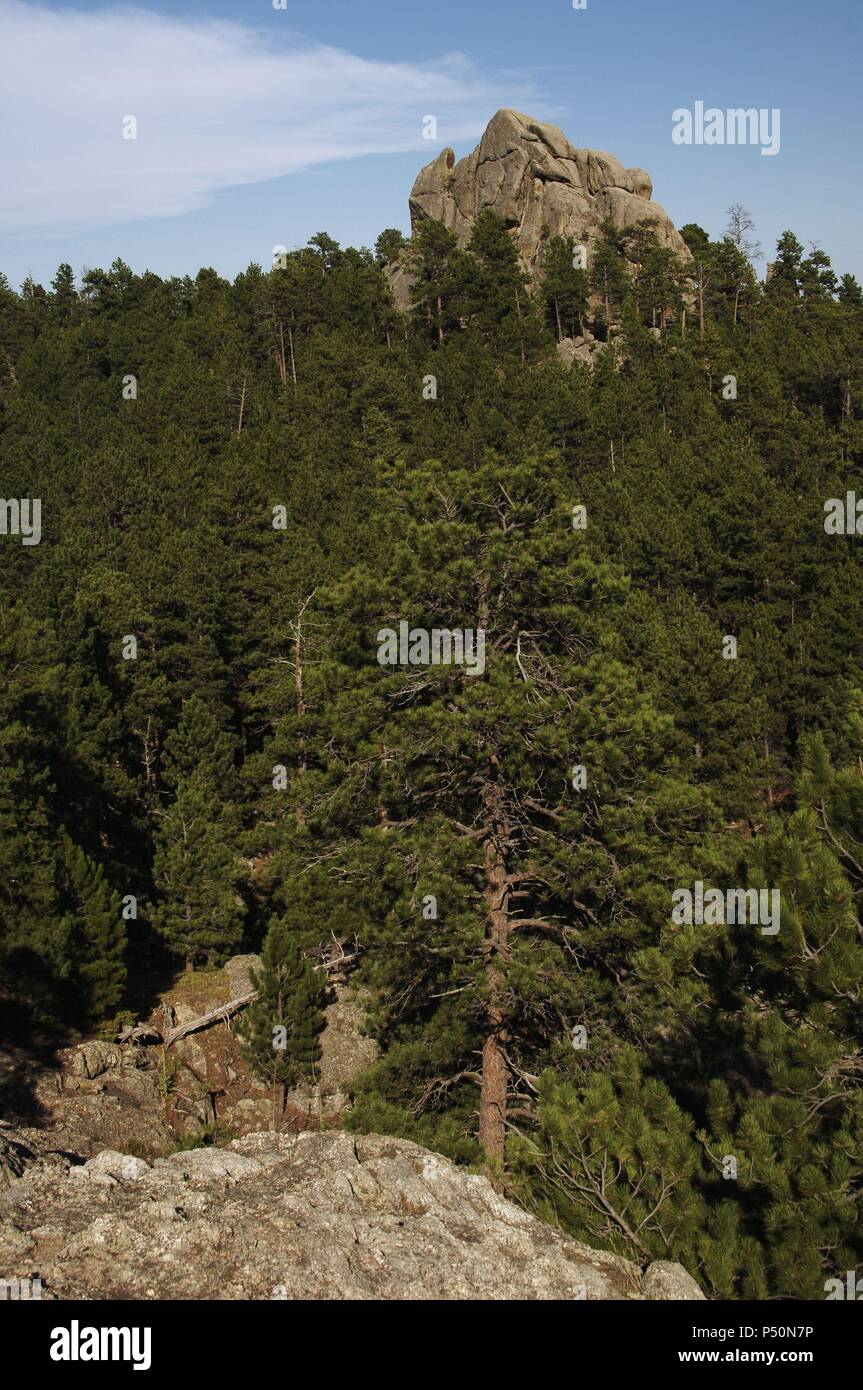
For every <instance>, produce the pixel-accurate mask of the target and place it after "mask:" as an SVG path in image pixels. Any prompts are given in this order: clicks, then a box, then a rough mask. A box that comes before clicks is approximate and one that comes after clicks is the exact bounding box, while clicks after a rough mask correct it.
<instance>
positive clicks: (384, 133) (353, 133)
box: [0, 0, 532, 230]
mask: <svg viewBox="0 0 863 1390" xmlns="http://www.w3.org/2000/svg"><path fill="white" fill-rule="evenodd" d="M263 13H264V14H266V11H264V12H263ZM287 22H288V21H287V20H286V15H285V13H284V12H282V11H272V18H271V19H267V20H266V21H265V23H264V24H263V26H262V27H261V28H257V29H253V28H249V27H248V26H246V25H243V24H236V23H225V22H216V21H207V20H202V19H199V18H188V19H173V18H168V17H166V16H164V15H159V14H155V13H152V12H148V11H146V10H143V9H116V10H109V11H105V10H100V11H99V12H98V13H92V12H90V13H88V12H84V11H70V10H52V9H49V8H45V7H43V6H36V5H30V4H24V3H21V0H0V61H2V80H0V188H2V194H0V227H4V228H7V229H25V228H33V229H36V228H46V227H52V228H57V229H60V228H63V227H66V228H69V229H70V230H71V229H73V228H83V227H93V226H99V225H109V224H112V223H119V222H126V221H130V220H137V219H140V218H148V217H164V216H170V215H176V214H181V213H184V212H190V211H193V210H195V209H196V208H200V207H201V206H203V205H205V204H206V203H207V202H208V201H209V200H210V199H211V198H212V196H213V194H214V193H215V192H216V191H217V190H218V189H220V188H225V187H228V186H230V185H238V184H244V183H257V182H260V181H261V180H264V179H273V178H278V177H280V176H282V175H284V174H290V173H294V172H297V171H298V170H301V169H308V168H310V167H312V166H314V165H316V164H321V163H324V162H327V161H330V160H337V159H351V158H356V157H357V156H360V155H367V154H384V153H394V152H398V151H408V150H412V149H417V150H421V151H422V152H423V153H424V154H425V155H426V156H427V158H429V159H430V158H432V157H433V155H434V152H435V150H436V149H438V148H440V143H438V144H434V145H433V144H430V143H429V142H428V141H426V140H424V139H423V138H422V125H421V122H422V118H423V116H425V115H435V116H436V117H437V119H438V122H439V135H440V142H442V143H444V144H451V143H454V142H457V141H459V140H465V139H469V138H473V137H474V136H475V135H477V134H478V133H479V131H480V130H481V129H482V128H483V126H484V124H485V122H486V121H487V120H488V117H489V116H490V115H491V113H492V112H493V111H494V110H495V109H496V108H497V107H498V106H500V105H517V104H520V103H521V104H524V103H525V102H527V101H529V100H530V98H531V95H532V94H531V93H530V91H529V90H527V88H526V86H525V84H522V85H521V86H520V87H519V88H518V89H515V88H514V87H513V85H512V83H511V82H509V83H508V84H507V85H506V87H505V88H504V86H503V84H502V83H500V82H495V81H494V80H490V79H487V78H485V77H483V75H482V74H481V73H479V72H478V71H477V69H476V68H475V67H474V65H473V64H472V63H471V62H470V61H468V59H466V58H465V57H463V56H462V55H459V54H454V55H453V54H450V55H445V56H443V57H441V58H439V59H437V60H434V61H431V62H416V63H410V62H399V63H394V62H381V61H376V60H373V59H367V58H360V57H357V56H355V55H354V54H351V53H348V52H344V51H342V50H340V49H337V48H332V47H326V46H322V45H320V44H315V43H311V42H309V41H308V40H307V39H304V38H303V37H302V36H299V35H297V34H295V33H292V32H291V31H290V30H288V29H287V28H286V27H285V26H286V23H287ZM126 116H134V117H135V118H136V120H137V129H138V135H137V139H135V140H126V139H123V118H124V117H126Z"/></svg>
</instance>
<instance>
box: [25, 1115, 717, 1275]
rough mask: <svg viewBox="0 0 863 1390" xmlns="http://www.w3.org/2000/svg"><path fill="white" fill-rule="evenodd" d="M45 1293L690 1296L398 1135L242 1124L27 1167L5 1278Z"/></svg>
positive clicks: (662, 1270) (655, 1271)
mask: <svg viewBox="0 0 863 1390" xmlns="http://www.w3.org/2000/svg"><path fill="white" fill-rule="evenodd" d="M31 1274H38V1276H39V1277H40V1279H41V1281H42V1286H43V1293H42V1297H43V1298H73V1299H74V1298H87V1299H101V1298H132V1299H147V1298H161V1299H189V1298H192V1299H194V1298H202V1299H208V1298H209V1299H272V1298H277V1299H280V1298H285V1299H475V1298H481V1299H492V1298H498V1299H583V1298H588V1299H616V1300H627V1299H700V1298H703V1294H702V1293H701V1291H700V1289H699V1288H698V1287H697V1285H696V1284H695V1282H694V1280H693V1279H691V1278H690V1276H689V1275H688V1274H687V1273H686V1272H685V1271H684V1270H683V1269H682V1268H681V1266H680V1265H676V1264H670V1263H667V1262H665V1261H657V1262H655V1263H654V1264H652V1265H651V1266H650V1267H649V1268H648V1270H647V1272H646V1274H644V1275H643V1274H642V1272H641V1270H640V1269H639V1267H638V1266H637V1265H635V1264H632V1263H631V1262H630V1261H628V1260H624V1259H621V1258H620V1257H619V1256H617V1255H611V1254H607V1253H604V1252H602V1251H597V1250H592V1249H590V1248H589V1247H588V1246H585V1245H580V1244H578V1243H577V1242H576V1241H573V1240H569V1239H568V1238H567V1237H566V1236H564V1235H562V1234H561V1233H560V1232H559V1231H556V1230H553V1229H552V1228H551V1227H549V1226H546V1225H544V1224H543V1223H542V1222H541V1221H538V1220H536V1219H535V1218H534V1217H532V1216H530V1215H528V1214H527V1213H526V1212H524V1211H522V1210H521V1209H520V1208H519V1207H516V1206H514V1205H513V1204H512V1203H511V1202H507V1201H505V1200H503V1199H502V1198H501V1197H499V1196H498V1194H497V1193H496V1192H495V1190H494V1188H493V1187H492V1186H491V1184H490V1183H489V1182H488V1181H487V1180H486V1179H485V1178H483V1177H478V1176H475V1175H473V1174H470V1173H468V1172H466V1171H464V1170H463V1169H459V1168H456V1167H455V1166H454V1165H453V1164H451V1163H450V1162H449V1161H448V1160H447V1159H445V1158H442V1157H441V1156H440V1155H439V1154H434V1153H430V1152H429V1151H428V1150H426V1149H422V1148H419V1147H418V1146H417V1145H416V1144H411V1143H408V1142H406V1141H405V1140H401V1139H386V1138H382V1137H380V1136H379V1135H367V1136H363V1137H355V1136H353V1135H349V1134H345V1133H341V1132H329V1133H318V1134H313V1133H304V1134H299V1135H295V1136H275V1135H273V1134H247V1135H245V1136H244V1137H243V1138H242V1139H236V1140H234V1141H233V1143H232V1144H231V1145H230V1146H229V1147H228V1148H225V1149H216V1148H206V1149H195V1150H193V1151H191V1152H190V1153H177V1154H172V1155H171V1156H170V1157H168V1158H159V1159H156V1160H155V1161H154V1162H153V1163H152V1164H150V1163H147V1162H145V1161H144V1160H143V1159H140V1158H133V1157H130V1156H128V1155H123V1154H119V1153H115V1152H113V1151H112V1150H105V1151H103V1152H102V1153H100V1154H98V1155H97V1156H96V1157H95V1158H92V1159H90V1160H89V1161H88V1162H87V1163H84V1164H77V1165H74V1164H73V1165H71V1166H68V1167H66V1168H65V1169H64V1168H63V1167H58V1166H57V1161H56V1158H55V1160H54V1162H53V1164H52V1165H51V1166H47V1165H45V1164H43V1163H39V1162H37V1163H33V1164H31V1165H30V1166H28V1167H26V1168H25V1169H24V1171H23V1173H22V1175H21V1176H20V1177H18V1178H17V1179H15V1180H13V1181H12V1182H11V1184H10V1186H9V1187H8V1188H7V1189H6V1190H5V1191H4V1192H2V1193H0V1277H5V1278H7V1279H11V1278H13V1277H16V1276H17V1277H19V1278H20V1277H26V1276H30V1275H31Z"/></svg>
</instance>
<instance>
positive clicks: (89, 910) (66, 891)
mask: <svg viewBox="0 0 863 1390" xmlns="http://www.w3.org/2000/svg"><path fill="white" fill-rule="evenodd" d="M61 850H62V876H61V885H60V894H59V905H60V910H61V912H63V914H64V916H65V919H66V922H67V926H66V934H67V940H68V948H67V949H68V951H69V954H70V974H71V981H72V984H73V985H74V987H75V988H76V989H77V990H78V991H79V992H80V995H81V998H82V1000H83V1001H84V1009H83V1012H85V1013H86V1016H87V1017H88V1019H89V1020H91V1021H92V1020H95V1019H100V1018H106V1017H108V1016H109V1015H110V1014H111V1013H112V1012H113V1011H114V1010H116V1008H117V1006H118V1005H119V1003H120V1001H121V999H122V997H123V992H124V988H125V983H126V963H125V951H126V929H125V923H124V921H123V917H122V910H121V909H122V904H121V901H120V895H119V893H117V892H115V891H113V890H112V888H111V887H110V885H109V883H108V882H107V879H106V877H105V873H104V870H103V869H102V868H101V866H100V865H98V864H94V863H93V861H92V860H90V859H88V857H87V855H86V854H85V853H84V851H83V850H82V849H81V848H80V847H79V846H77V845H76V844H75V843H74V842H73V840H72V839H71V837H70V836H69V835H68V834H67V833H66V832H65V831H64V832H63V833H62V835H61Z"/></svg>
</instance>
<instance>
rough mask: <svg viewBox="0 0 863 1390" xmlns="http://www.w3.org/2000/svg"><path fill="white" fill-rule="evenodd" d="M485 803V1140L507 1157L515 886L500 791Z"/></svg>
mask: <svg viewBox="0 0 863 1390" xmlns="http://www.w3.org/2000/svg"><path fill="white" fill-rule="evenodd" d="M483 800H484V802H485V804H486V808H487V811H488V815H489V834H488V837H487V839H486V842H485V853H484V860H485V900H486V906H487V909H488V915H487V918H486V937H485V946H486V951H487V957H486V967H485V982H486V988H487V990H488V1001H487V1004H486V1020H485V1021H486V1035H485V1042H484V1044H483V1049H482V1084H481V1087H480V1098H479V1142H480V1145H481V1147H482V1150H483V1153H484V1154H485V1156H486V1158H487V1159H489V1160H491V1161H492V1162H499V1161H500V1160H501V1159H502V1158H503V1150H504V1140H505V1138H506V1102H507V1092H508V1090H509V1067H508V1065H507V1061H506V1042H507V1031H506V1009H505V998H506V983H507V982H506V948H507V939H508V937H509V906H508V898H509V885H508V883H507V871H506V864H505V861H504V856H503V850H502V847H501V845H502V841H503V840H505V838H506V836H505V829H506V827H505V824H504V820H503V815H502V808H501V805H500V788H499V787H498V786H497V785H496V784H495V783H493V782H489V783H487V784H486V787H485V789H484V792H483Z"/></svg>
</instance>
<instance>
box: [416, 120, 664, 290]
mask: <svg viewBox="0 0 863 1390" xmlns="http://www.w3.org/2000/svg"><path fill="white" fill-rule="evenodd" d="M652 196H653V184H652V182H651V179H650V175H649V174H647V173H646V172H645V171H644V170H643V169H637V168H636V169H625V168H624V167H623V165H622V164H621V163H620V160H619V159H616V158H615V156H614V155H613V154H608V153H606V151H604V150H589V149H578V148H576V147H575V146H574V145H572V144H570V142H569V140H568V139H567V138H566V136H565V135H564V134H563V132H562V131H561V130H558V128H557V126H553V125H546V124H544V123H543V122H541V121H536V120H534V119H533V118H532V117H530V116H526V115H524V114H523V113H522V112H520V111H513V110H510V109H508V108H504V109H503V110H501V111H498V112H497V114H496V115H495V116H493V117H492V119H491V121H490V122H489V124H488V126H487V127H486V131H485V134H484V135H483V137H482V140H481V141H480V143H479V145H478V146H477V148H476V149H475V150H474V151H473V152H472V153H471V154H469V155H467V156H466V158H464V159H460V160H459V161H458V162H457V163H456V161H455V156H454V154H453V151H452V150H451V149H445V150H442V151H441V153H440V154H439V155H437V156H436V158H435V159H433V160H432V161H431V163H430V164H427V165H426V166H425V168H424V169H421V170H420V173H419V174H418V176H417V179H416V182H415V183H414V186H413V190H412V192H411V196H410V211H411V225H412V227H413V228H416V225H417V223H418V222H419V221H420V220H421V219H423V218H427V217H428V218H433V219H434V220H435V221H438V222H442V223H443V224H444V226H445V227H448V228H449V229H450V231H452V232H454V233H455V234H456V236H457V237H458V240H459V242H460V244H461V245H464V244H465V243H466V242H467V241H468V239H469V237H470V233H471V229H472V227H473V223H474V222H475V220H476V218H477V217H478V215H479V214H480V212H482V211H483V209H485V208H491V209H492V210H493V211H494V212H495V213H497V215H498V216H499V217H501V218H502V219H503V221H504V222H505V223H506V225H507V227H509V228H510V229H511V232H512V235H513V238H514V240H515V242H516V245H517V246H518V249H519V252H520V254H521V257H522V260H523V261H524V263H525V265H526V266H527V267H528V268H529V269H531V270H533V269H535V268H536V265H537V261H538V257H539V254H540V250H541V245H542V241H543V238H544V237H546V236H548V237H551V236H572V237H574V238H575V239H576V241H577V242H579V243H584V244H585V245H586V246H587V248H588V255H589V250H590V242H591V241H592V239H593V238H594V237H595V236H596V235H597V233H598V232H599V230H600V227H601V224H602V222H603V220H604V219H605V218H607V217H610V218H611V219H612V221H613V222H614V223H615V224H616V225H617V226H618V227H630V226H633V225H634V224H635V223H637V222H639V221H641V220H642V219H644V218H652V219H654V220H655V222H656V234H657V236H658V238H659V240H660V242H661V243H662V244H663V245H664V246H669V247H670V248H671V249H672V250H673V251H675V252H676V254H677V255H678V256H679V257H680V258H681V260H685V261H688V260H690V259H691V256H690V252H689V250H688V248H687V246H686V243H685V242H684V240H683V238H682V237H681V236H680V234H679V232H678V231H677V230H676V229H675V227H674V225H673V224H672V222H671V219H670V218H669V216H668V214H667V213H666V211H665V209H664V208H663V207H661V206H660V205H659V203H654V202H653V201H652ZM391 281H392V283H393V288H394V292H395V293H396V297H397V299H399V300H401V301H402V302H404V299H405V296H406V294H407V293H408V287H407V285H406V284H405V283H404V276H403V275H402V274H401V273H400V272H397V271H395V270H394V272H393V274H392V275H391Z"/></svg>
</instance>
